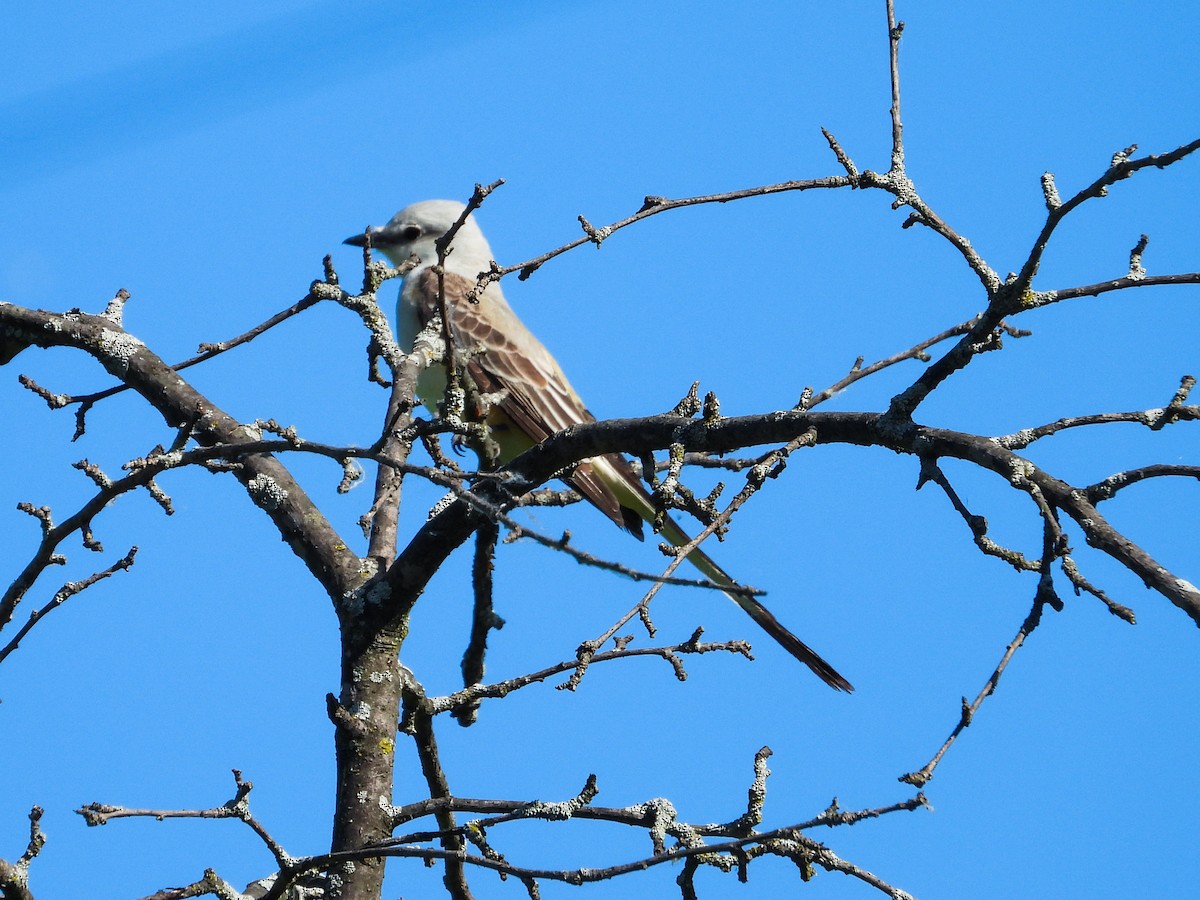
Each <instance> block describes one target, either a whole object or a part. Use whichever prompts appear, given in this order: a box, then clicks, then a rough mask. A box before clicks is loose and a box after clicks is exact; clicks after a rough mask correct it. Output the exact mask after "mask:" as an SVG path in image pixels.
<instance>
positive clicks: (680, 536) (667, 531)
mask: <svg viewBox="0 0 1200 900" xmlns="http://www.w3.org/2000/svg"><path fill="white" fill-rule="evenodd" d="M660 533H661V534H662V536H663V537H665V538H666V539H667V540H668V541H670V542H671V543H672V544H673V545H674V546H676V547H682V546H683V545H684V544H686V543H688V541H690V540H691V538H690V537H688V535H687V533H686V532H684V530H683V529H682V528H680V527H679V526H678V525H676V524H675V523H674V522H672V521H671V520H670V519H668V520H667V521H666V523H664V525H663V528H662V531H661V532H660ZM687 560H688V562H690V563H691V564H692V565H694V566H695V567H696V568H697V569H699V570H700V571H701V572H702V573H703V574H704V576H705V577H706V578H707V579H708V580H709V581H711V582H713V584H716V585H717V586H719V587H721V588H732V587H736V586H737V582H735V581H734V580H733V579H732V578H730V577H729V575H727V574H726V573H725V570H724V569H722V568H721V567H720V566H718V565H717V564H716V563H715V562H713V560H712V558H711V557H710V556H709V555H708V554H707V553H705V552H704V551H703V550H701V549H699V548H696V549H695V550H693V551H692V552H691V553H689V554H688V557H687ZM724 593H725V596H727V597H728V598H729V599H730V600H732V601H733V602H734V603H736V604H737V605H738V606H740V607H741V608H742V609H743V610H744V611H745V613H746V615H748V616H749V617H750V618H751V619H753V620H754V621H755V623H757V625H758V627H759V628H761V629H762V630H763V631H765V632H766V633H767V634H769V635H770V636H771V638H772V639H773V640H774V641H775V643H777V644H779V646H780V647H782V648H783V649H784V650H786V651H787V652H788V653H790V654H792V656H794V657H796V659H798V660H800V662H802V663H804V664H805V665H806V666H808V667H809V668H810V669H812V670H813V672H814V673H815V674H816V676H817V677H818V678H820V679H821V680H822V681H824V682H825V683H826V684H827V685H829V686H830V687H831V688H833V689H834V690H835V691H847V692H849V691H853V690H854V685H852V684H851V683H850V682H849V681H847V680H846V679H845V678H843V677H842V676H841V674H839V673H838V671H837V669H835V668H834V667H833V666H831V665H830V664H829V663H827V662H826V661H825V660H824V659H822V658H821V655H820V654H819V653H817V652H816V651H815V650H813V649H812V648H811V647H809V646H808V644H806V643H804V641H802V640H800V638H798V637H796V636H795V635H794V634H792V633H791V632H790V631H788V630H787V629H786V628H785V627H784V626H783V623H782V622H780V621H779V620H778V619H777V618H775V616H774V615H773V614H772V613H771V611H770V610H769V609H767V608H766V607H765V606H763V605H762V604H761V603H759V602H758V601H757V600H756V599H754V597H752V596H750V595H749V594H743V593H740V592H738V591H731V590H725V592H724Z"/></svg>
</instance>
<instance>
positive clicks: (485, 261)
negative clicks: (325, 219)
mask: <svg viewBox="0 0 1200 900" xmlns="http://www.w3.org/2000/svg"><path fill="white" fill-rule="evenodd" d="M464 209H466V206H465V205H464V204H462V203H459V202H458V201H457V200H422V201H421V202H420V203H414V204H413V205H412V206H406V207H404V209H402V210H400V212H398V213H396V215H394V216H392V219H391V221H390V222H388V223H387V224H386V225H384V226H383V227H381V228H371V229H368V233H369V234H370V236H371V246H372V247H374V248H375V249H377V250H379V251H380V252H381V253H383V254H384V255H385V256H386V257H387V258H388V259H389V260H391V262H392V264H393V265H399V264H400V263H402V262H404V261H405V260H406V259H408V258H409V257H410V256H411V255H413V254H414V253H415V254H416V255H417V256H418V257H420V259H421V264H420V266H419V267H418V268H417V269H415V270H414V272H415V271H420V270H421V269H424V268H427V267H429V266H432V265H435V264H436V263H437V248H436V247H435V246H434V244H435V242H436V241H437V239H438V238H440V237H441V236H442V235H444V234H445V233H446V232H447V231H449V230H450V227H451V226H452V225H453V224H454V223H455V222H457V221H458V217H459V216H461V215H462V213H463V210H464ZM366 240H367V234H356V235H355V236H354V237H349V238H346V241H345V243H347V244H352V245H354V246H355V247H361V246H363V245H364V244H365V243H366ZM450 249H451V252H450V254H449V255H448V256H447V257H446V271H448V272H456V273H457V274H459V275H462V276H463V277H464V278H469V279H471V280H472V281H474V280H475V279H476V278H477V277H478V276H479V273H480V272H486V271H487V270H488V268H489V266H490V265H491V262H492V248H491V247H489V246H488V242H487V238H485V237H484V236H483V232H482V231H480V230H479V226H478V225H476V224H475V217H474V216H471V217H470V218H468V219H467V221H466V222H464V223H463V225H462V227H461V228H460V229H459V230H458V232H457V233H456V234H455V235H454V241H453V243H452V244H451V245H450ZM410 274H412V273H410Z"/></svg>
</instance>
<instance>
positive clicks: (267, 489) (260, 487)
mask: <svg viewBox="0 0 1200 900" xmlns="http://www.w3.org/2000/svg"><path fill="white" fill-rule="evenodd" d="M246 487H247V489H249V491H250V499H251V500H253V501H254V502H255V503H257V504H258V505H259V506H261V507H262V508H263V509H265V510H267V511H268V512H271V511H272V510H276V509H278V508H279V507H280V505H282V504H283V502H284V501H285V500H287V498H288V492H287V491H286V490H284V489H283V488H282V487H280V486H279V482H277V481H276V480H275V479H274V478H272V477H271V476H270V475H263V474H261V473H259V474H258V475H255V476H254V477H253V478H251V479H250V481H249V482H248V483H247V484H246Z"/></svg>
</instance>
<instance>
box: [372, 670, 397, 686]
mask: <svg viewBox="0 0 1200 900" xmlns="http://www.w3.org/2000/svg"><path fill="white" fill-rule="evenodd" d="M368 677H369V678H370V679H371V681H372V682H374V683H375V684H383V682H385V681H391V680H392V673H391V672H372V673H371V674H370V675H369V676H368Z"/></svg>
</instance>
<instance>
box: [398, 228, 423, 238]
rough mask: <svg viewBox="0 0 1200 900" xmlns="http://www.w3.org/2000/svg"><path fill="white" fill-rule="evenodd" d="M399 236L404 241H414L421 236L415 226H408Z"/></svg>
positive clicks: (419, 230)
mask: <svg viewBox="0 0 1200 900" xmlns="http://www.w3.org/2000/svg"><path fill="white" fill-rule="evenodd" d="M400 236H401V237H402V238H404V240H406V241H415V240H416V239H417V238H419V237H420V236H421V229H420V228H418V227H417V226H416V225H409V226H408V227H407V228H405V229H404V230H403V231H402V232H400Z"/></svg>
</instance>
